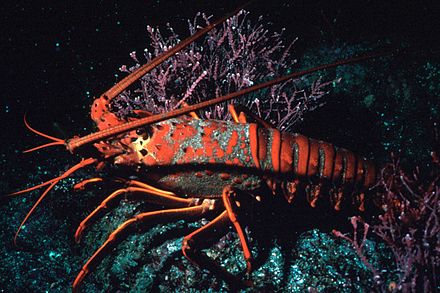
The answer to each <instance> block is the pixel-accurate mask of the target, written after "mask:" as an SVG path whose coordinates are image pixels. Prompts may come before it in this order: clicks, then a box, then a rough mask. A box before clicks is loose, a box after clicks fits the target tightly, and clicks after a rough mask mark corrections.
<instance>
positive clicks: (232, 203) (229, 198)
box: [222, 186, 253, 274]
mask: <svg viewBox="0 0 440 293" xmlns="http://www.w3.org/2000/svg"><path fill="white" fill-rule="evenodd" d="M235 196H236V192H235V191H234V189H233V188H232V187H230V186H226V187H225V188H224V189H223V194H222V199H223V204H224V205H225V208H226V211H227V213H228V217H229V220H231V222H232V224H233V225H234V228H235V230H236V231H237V234H238V237H239V239H240V244H241V247H242V249H243V255H244V259H245V261H246V268H247V273H248V274H250V273H251V272H252V261H253V258H252V253H251V250H250V249H249V240H248V239H247V237H246V233H245V232H244V231H243V228H242V227H241V225H240V222H239V221H238V219H237V213H236V212H235V210H236V209H237V208H238V207H239V206H238V205H239V202H237V201H236V200H235V198H234V197H235Z"/></svg>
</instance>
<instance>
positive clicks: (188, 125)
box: [96, 116, 376, 209]
mask: <svg viewBox="0 0 440 293" xmlns="http://www.w3.org/2000/svg"><path fill="white" fill-rule="evenodd" d="M121 141H123V143H119V142H118V141H114V142H113V145H112V144H106V143H103V142H101V143H99V144H96V146H97V147H98V149H99V150H100V151H101V152H103V153H104V154H106V152H107V153H108V156H113V155H115V152H117V153H120V154H119V155H117V156H115V157H114V163H116V164H123V165H132V166H139V167H141V170H142V172H145V174H146V176H145V177H147V180H149V181H152V182H154V184H155V185H156V186H157V187H160V188H163V189H166V190H170V191H172V192H174V193H176V194H180V195H182V196H189V197H219V195H220V194H221V191H222V189H223V188H224V186H225V185H230V186H232V187H235V188H238V189H240V190H253V189H256V188H258V187H260V186H261V184H265V183H267V184H268V186H269V187H270V188H272V189H275V188H281V189H282V191H283V193H284V195H285V196H286V198H287V199H288V200H289V201H290V200H291V199H292V198H293V197H294V195H295V191H296V188H295V185H296V184H297V183H298V182H299V180H301V179H304V180H305V181H308V182H312V180H314V179H316V180H315V183H316V182H318V183H317V184H318V185H319V183H323V182H333V183H338V184H339V185H341V186H342V185H346V186H347V185H351V187H354V186H357V187H361V188H366V187H369V186H371V185H372V184H373V183H374V182H375V176H376V173H375V167H374V165H373V164H372V163H371V162H369V161H367V160H365V159H362V158H359V157H358V156H356V155H354V154H353V153H352V152H350V151H348V150H345V149H342V148H335V147H334V146H333V145H332V144H330V143H326V142H322V141H317V140H314V139H309V138H307V137H305V136H303V135H300V134H290V133H283V132H280V131H279V130H277V129H274V128H264V127H262V126H260V125H258V124H255V123H235V122H231V121H219V120H200V119H194V118H191V117H189V116H183V117H179V118H173V119H169V120H166V121H163V122H160V123H157V124H154V125H151V126H148V127H147V128H141V129H138V130H137V131H132V132H130V133H129V134H128V135H127V136H126V137H124V138H122V139H121ZM110 143H111V141H110ZM115 146H117V147H115ZM140 177H143V176H142V173H140ZM315 191H316V190H315ZM315 193H316V194H313V195H312V196H311V197H310V198H309V201H311V204H312V206H314V204H315V203H316V200H317V198H318V197H319V192H315ZM341 195H342V194H341ZM356 196H358V195H356ZM341 200H342V198H340V199H339V200H337V202H335V203H333V204H334V206H335V208H336V209H339V203H340V201H341ZM362 200H363V199H362ZM359 205H360V208H363V207H361V205H362V203H361V202H359Z"/></svg>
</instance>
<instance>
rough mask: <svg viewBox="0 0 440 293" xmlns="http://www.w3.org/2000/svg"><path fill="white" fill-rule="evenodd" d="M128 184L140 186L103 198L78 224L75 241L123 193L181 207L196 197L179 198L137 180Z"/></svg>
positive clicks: (119, 190) (78, 240)
mask: <svg viewBox="0 0 440 293" xmlns="http://www.w3.org/2000/svg"><path fill="white" fill-rule="evenodd" d="M129 184H130V185H135V186H141V187H127V188H124V189H118V190H116V191H114V192H113V193H112V194H110V195H109V196H108V197H106V198H105V199H104V201H103V202H102V203H101V204H100V205H99V206H98V207H97V208H96V209H94V210H93V212H91V213H90V214H89V215H88V216H87V217H86V218H85V219H84V220H83V221H82V222H81V223H80V224H79V226H78V228H77V230H76V232H75V241H76V242H77V243H79V242H80V241H81V236H82V234H83V232H84V230H85V229H86V228H87V227H89V226H91V225H92V224H93V223H94V222H95V221H96V220H97V219H98V218H99V217H101V216H102V215H103V214H104V213H105V212H106V210H107V209H108V208H110V207H114V206H115V205H116V204H117V203H118V202H119V201H120V200H121V199H122V198H123V196H124V195H126V196H127V197H128V198H130V199H139V198H140V199H141V200H144V201H147V202H150V203H153V204H161V205H164V206H166V207H173V208H182V207H189V206H193V205H196V203H197V199H194V198H180V197H178V196H177V195H175V194H174V193H172V192H169V191H164V190H161V189H157V188H155V187H152V186H150V185H147V184H145V183H142V182H139V181H130V182H129Z"/></svg>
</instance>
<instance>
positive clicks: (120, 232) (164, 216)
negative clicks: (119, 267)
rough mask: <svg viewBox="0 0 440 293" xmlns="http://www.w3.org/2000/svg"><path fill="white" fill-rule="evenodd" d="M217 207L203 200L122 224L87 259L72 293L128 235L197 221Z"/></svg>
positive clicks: (148, 213)
mask: <svg viewBox="0 0 440 293" xmlns="http://www.w3.org/2000/svg"><path fill="white" fill-rule="evenodd" d="M217 209H218V208H217V206H216V205H214V200H208V199H206V200H204V201H203V202H202V203H201V204H199V205H197V206H194V207H187V208H178V209H169V210H162V211H154V212H147V213H141V214H139V215H137V216H135V217H133V218H131V219H130V220H128V221H125V222H124V223H122V224H121V225H120V226H119V227H118V228H117V229H116V230H115V231H113V233H111V234H110V236H109V237H108V239H107V240H106V241H105V243H104V244H103V245H102V246H101V247H100V248H99V249H98V250H97V251H96V252H95V253H94V254H93V255H92V256H91V257H90V258H89V260H88V261H87V262H86V264H85V265H84V266H83V267H82V269H81V271H80V272H79V274H78V276H77V277H76V279H75V281H74V282H73V285H72V291H73V292H77V290H78V288H79V286H80V284H81V283H82V281H83V279H84V278H85V277H86V276H87V275H88V274H89V273H90V272H92V271H93V270H94V269H95V268H96V267H97V266H98V264H99V263H100V262H101V261H102V260H103V259H104V258H105V257H106V256H107V255H108V254H110V253H111V251H112V250H113V248H115V247H116V246H117V245H118V244H119V243H121V242H122V241H123V240H125V239H126V238H127V236H128V235H130V234H132V233H136V232H138V231H139V230H140V229H145V228H147V227H150V226H151V225H152V224H155V223H158V222H170V221H175V220H181V219H184V220H190V219H197V218H200V217H202V216H205V215H207V214H209V213H212V212H215V211H216V210H217Z"/></svg>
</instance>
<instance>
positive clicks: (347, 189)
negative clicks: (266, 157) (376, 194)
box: [268, 129, 377, 211]
mask: <svg viewBox="0 0 440 293" xmlns="http://www.w3.org/2000/svg"><path fill="white" fill-rule="evenodd" d="M271 132H272V135H271V136H272V139H271V142H270V144H271V146H270V148H269V147H268V149H270V150H271V151H270V152H271V159H272V168H273V171H274V172H275V173H279V174H284V175H285V176H286V178H287V182H285V184H283V185H284V188H283V189H284V190H283V191H284V192H285V196H286V199H287V200H288V201H289V202H290V201H292V200H293V198H294V196H295V193H296V190H297V187H298V185H299V184H300V182H307V181H308V182H310V183H311V184H304V185H305V189H306V192H307V197H308V201H309V203H310V205H311V206H312V207H315V205H316V202H317V200H318V199H319V197H320V193H321V191H322V189H323V188H322V187H323V186H332V187H331V188H327V189H329V192H330V193H331V202H332V205H333V206H334V208H335V209H336V210H339V209H340V206H341V202H342V201H343V200H344V197H345V196H346V195H351V196H353V200H352V201H353V202H354V203H355V205H356V206H357V208H358V209H359V210H361V211H362V210H363V209H364V205H363V199H364V194H363V192H364V191H365V190H367V189H368V188H370V187H371V186H373V184H375V183H376V174H377V172H376V166H375V165H374V164H373V163H372V162H371V161H369V160H367V159H365V158H362V157H359V156H357V155H356V154H354V153H353V152H351V151H349V150H346V149H344V148H338V147H335V146H334V145H333V144H331V143H328V142H323V141H319V140H315V139H311V138H308V137H306V136H304V135H301V134H290V133H281V132H279V131H278V130H276V129H273V130H271ZM301 184H302V183H301Z"/></svg>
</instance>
